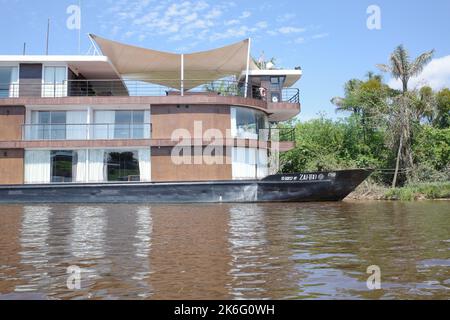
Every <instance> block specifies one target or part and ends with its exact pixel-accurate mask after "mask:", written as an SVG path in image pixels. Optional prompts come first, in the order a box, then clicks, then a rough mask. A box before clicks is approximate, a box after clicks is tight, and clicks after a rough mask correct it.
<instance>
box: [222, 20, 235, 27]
mask: <svg viewBox="0 0 450 320" xmlns="http://www.w3.org/2000/svg"><path fill="white" fill-rule="evenodd" d="M224 24H225V25H226V26H232V25H235V24H239V20H237V19H232V20H228V21H225V23H224Z"/></svg>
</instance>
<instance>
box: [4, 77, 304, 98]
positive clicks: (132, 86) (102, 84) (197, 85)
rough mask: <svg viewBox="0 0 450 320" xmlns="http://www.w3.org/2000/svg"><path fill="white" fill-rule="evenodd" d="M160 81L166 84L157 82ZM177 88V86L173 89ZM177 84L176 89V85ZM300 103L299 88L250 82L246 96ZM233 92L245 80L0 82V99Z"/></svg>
mask: <svg viewBox="0 0 450 320" xmlns="http://www.w3.org/2000/svg"><path fill="white" fill-rule="evenodd" d="M150 82H151V83H150ZM158 82H162V83H165V84H166V85H158V84H156V83H158ZM175 88H177V89H175ZM178 88H179V89H178ZM274 94H275V95H276V96H277V99H276V101H271V102H284V103H299V96H300V93H299V89H296V88H283V89H282V90H278V91H277V92H272V91H271V92H268V89H267V88H262V87H261V88H259V87H257V86H253V87H251V86H249V89H248V90H247V98H252V99H258V100H268V99H270V98H269V97H273V95H274ZM192 95H207V96H216V95H219V96H232V97H245V84H244V83H243V82H238V81H231V80H230V81H229V80H217V81H212V82H208V81H205V80H184V81H181V80H157V79H152V80H148V81H137V80H68V81H64V82H63V83H42V84H41V83H32V84H30V83H29V84H17V83H16V84H14V83H11V84H0V99H2V98H3V99H5V98H24V97H42V98H61V97H163V96H192Z"/></svg>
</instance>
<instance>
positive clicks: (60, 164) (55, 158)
mask: <svg viewBox="0 0 450 320" xmlns="http://www.w3.org/2000/svg"><path fill="white" fill-rule="evenodd" d="M50 163H51V182H53V183H64V182H72V178H73V175H72V172H73V171H74V170H73V166H74V165H76V163H77V160H76V152H73V151H67V150H63V151H51V152H50Z"/></svg>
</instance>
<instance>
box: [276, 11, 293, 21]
mask: <svg viewBox="0 0 450 320" xmlns="http://www.w3.org/2000/svg"><path fill="white" fill-rule="evenodd" d="M294 18H295V14H293V13H285V14H282V15H281V16H278V17H277V21H278V22H286V21H290V20H292V19H294Z"/></svg>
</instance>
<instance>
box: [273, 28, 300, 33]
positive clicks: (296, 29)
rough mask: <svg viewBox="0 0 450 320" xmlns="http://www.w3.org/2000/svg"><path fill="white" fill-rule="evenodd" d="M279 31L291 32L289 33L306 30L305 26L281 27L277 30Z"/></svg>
mask: <svg viewBox="0 0 450 320" xmlns="http://www.w3.org/2000/svg"><path fill="white" fill-rule="evenodd" d="M277 31H278V32H279V33H282V34H289V33H300V32H305V31H306V29H305V28H297V27H281V28H278V30H277Z"/></svg>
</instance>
